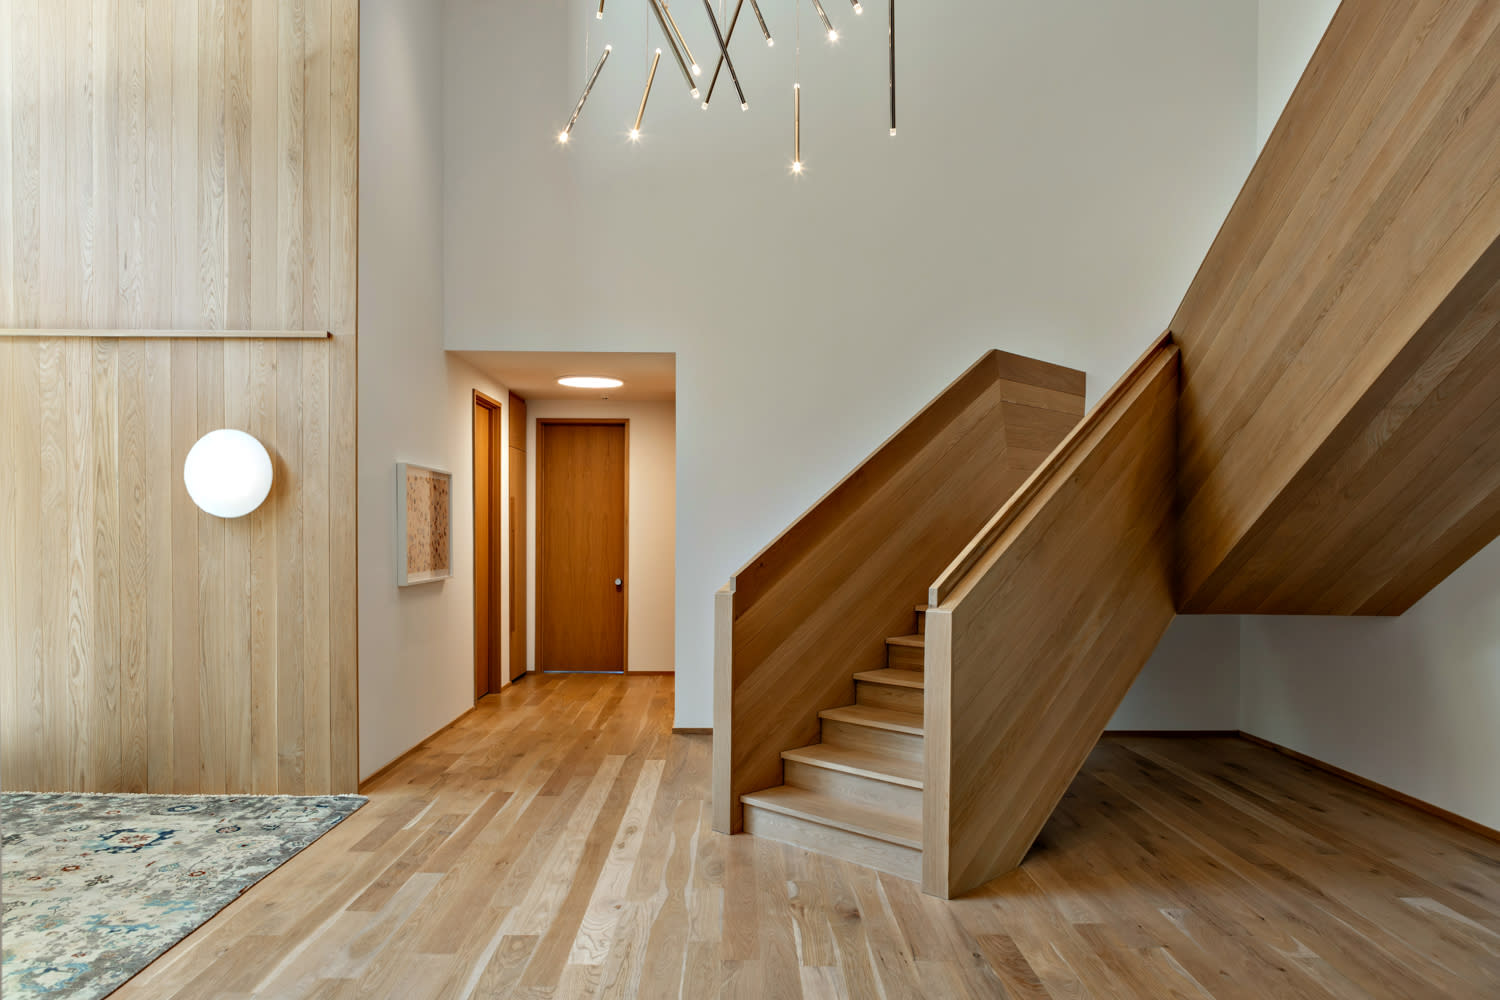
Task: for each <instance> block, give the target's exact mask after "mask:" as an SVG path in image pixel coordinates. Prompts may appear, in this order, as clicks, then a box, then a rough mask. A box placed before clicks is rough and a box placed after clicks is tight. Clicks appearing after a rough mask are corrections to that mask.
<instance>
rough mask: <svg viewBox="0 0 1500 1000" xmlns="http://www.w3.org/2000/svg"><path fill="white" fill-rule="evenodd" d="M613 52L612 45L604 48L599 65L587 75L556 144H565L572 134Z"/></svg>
mask: <svg viewBox="0 0 1500 1000" xmlns="http://www.w3.org/2000/svg"><path fill="white" fill-rule="evenodd" d="M612 51H614V46H613V45H606V46H604V52H603V53H601V54H600V56H599V64H598V65H597V66H595V67H594V72H593V73H591V74H590V75H589V82H588V83H586V84H584V85H583V94H582V95H581V96H580V97H579V98H578V107H576V108H574V109H573V117H572V118H569V119H568V127H567V128H565V129H563V130H562V132H561V133H560V134H559V135H558V137H557V141H558V142H567V141H568V136H570V135H572V134H573V126H574V125H576V124H578V116H579V115H581V114H583V106H584V105H585V104H586V103H588V99H589V94H590V93H591V92H592V91H593V89H594V83H595V81H597V80H598V79H599V71H600V70H601V69H603V68H604V64H605V63H606V62H608V61H609V54H610V53H611V52H612Z"/></svg>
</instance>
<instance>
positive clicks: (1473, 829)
mask: <svg viewBox="0 0 1500 1000" xmlns="http://www.w3.org/2000/svg"><path fill="white" fill-rule="evenodd" d="M1239 735H1240V736H1241V737H1242V738H1243V739H1246V740H1249V741H1250V742H1251V743H1254V744H1256V745H1257V746H1263V747H1266V748H1267V749H1269V750H1275V751H1276V752H1277V753H1279V754H1283V755H1285V756H1287V757H1290V758H1291V759H1292V760H1295V761H1298V762H1300V763H1303V764H1306V765H1307V766H1309V767H1315V768H1317V769H1318V770H1320V771H1326V772H1328V773H1329V774H1331V775H1333V776H1334V777H1336V778H1343V779H1344V780H1345V781H1350V782H1353V783H1354V784H1356V785H1359V786H1360V787H1361V788H1368V789H1370V791H1372V792H1379V793H1380V794H1381V795H1384V796H1385V797H1387V798H1389V799H1392V800H1394V801H1396V802H1400V803H1401V804H1402V805H1408V806H1411V807H1412V808H1413V809H1420V810H1421V811H1422V812H1425V813H1428V814H1430V815H1433V816H1436V817H1437V818H1438V819H1441V820H1446V821H1447V822H1449V823H1452V824H1453V825H1454V826H1460V827H1463V828H1464V829H1465V830H1468V831H1469V832H1470V833H1477V834H1479V835H1480V836H1481V837H1488V838H1489V839H1490V840H1496V841H1500V830H1496V829H1494V828H1493V827H1488V826H1485V825H1484V824H1483V823H1480V822H1477V821H1475V820H1472V819H1469V817H1467V816H1461V815H1459V814H1458V813H1456V812H1453V811H1451V810H1448V809H1444V808H1443V807H1442V806H1435V805H1433V804H1432V803H1431V802H1428V801H1427V800H1425V799H1419V798H1417V797H1416V796H1415V795H1407V794H1406V793H1405V792H1402V791H1397V790H1396V789H1394V788H1392V787H1391V786H1390V785H1382V784H1381V783H1380V782H1378V781H1375V780H1374V779H1371V778H1366V777H1365V776H1364V775H1361V774H1355V773H1354V772H1353V771H1346V770H1344V769H1343V768H1342V767H1339V766H1338V765H1336V764H1330V763H1328V762H1327V761H1326V760H1319V759H1318V758H1316V757H1313V756H1310V755H1308V754H1305V753H1302V752H1300V751H1298V750H1293V749H1292V748H1291V747H1285V746H1282V745H1281V744H1280V743H1276V742H1273V741H1271V740H1268V739H1266V738H1265V737H1263V736H1256V735H1255V734H1254V733H1247V732H1245V731H1244V730H1243V729H1241V730H1240V731H1239Z"/></svg>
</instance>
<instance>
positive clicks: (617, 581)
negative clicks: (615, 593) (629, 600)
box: [615, 576, 625, 590]
mask: <svg viewBox="0 0 1500 1000" xmlns="http://www.w3.org/2000/svg"><path fill="white" fill-rule="evenodd" d="M623 586H625V581H624V580H621V579H620V578H619V577H618V576H617V577H615V589H616V590H619V589H620V588H621V587H623Z"/></svg>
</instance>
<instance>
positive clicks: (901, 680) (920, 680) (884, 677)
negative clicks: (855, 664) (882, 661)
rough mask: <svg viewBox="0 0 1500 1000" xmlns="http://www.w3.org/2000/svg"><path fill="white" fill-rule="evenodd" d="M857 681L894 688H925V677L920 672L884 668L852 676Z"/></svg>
mask: <svg viewBox="0 0 1500 1000" xmlns="http://www.w3.org/2000/svg"><path fill="white" fill-rule="evenodd" d="M854 679H855V680H857V681H866V682H868V683H870V684H891V685H894V686H895V687H906V688H918V689H922V688H925V687H926V686H927V675H926V674H924V673H923V672H922V671H920V670H896V669H894V668H892V667H885V668H883V669H880V670H864V671H861V672H860V673H857V674H855V675H854Z"/></svg>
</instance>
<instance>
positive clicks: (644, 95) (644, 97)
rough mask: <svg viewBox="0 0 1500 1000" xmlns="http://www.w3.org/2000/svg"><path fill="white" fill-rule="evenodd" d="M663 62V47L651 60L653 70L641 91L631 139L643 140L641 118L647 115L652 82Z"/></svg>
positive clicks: (635, 140) (647, 76) (632, 140)
mask: <svg viewBox="0 0 1500 1000" xmlns="http://www.w3.org/2000/svg"><path fill="white" fill-rule="evenodd" d="M660 64H661V49H657V50H656V57H655V58H654V59H652V60H651V72H650V73H647V74H646V89H645V90H644V91H642V92H641V109H640V110H639V111H637V112H636V113H635V127H634V128H632V129H631V130H630V141H631V142H640V141H641V119H643V118H645V117H646V102H647V101H648V100H650V99H651V84H652V83H653V82H654V81H655V80H656V67H657V66H658V65H660Z"/></svg>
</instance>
